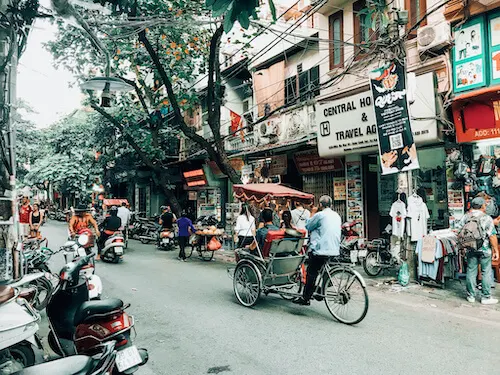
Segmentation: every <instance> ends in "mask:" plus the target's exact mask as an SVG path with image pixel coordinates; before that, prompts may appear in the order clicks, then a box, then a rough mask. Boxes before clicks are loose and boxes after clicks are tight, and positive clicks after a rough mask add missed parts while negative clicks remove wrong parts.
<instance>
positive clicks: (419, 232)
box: [407, 194, 430, 241]
mask: <svg viewBox="0 0 500 375" xmlns="http://www.w3.org/2000/svg"><path fill="white" fill-rule="evenodd" d="M407 211H408V212H407V215H408V217H409V218H410V231H411V240H412V241H418V240H419V239H421V238H422V237H424V236H426V235H427V221H428V220H429V218H430V215H429V209H428V208H427V205H426V204H425V202H424V200H423V199H422V198H421V197H419V196H418V195H417V194H413V195H411V196H410V197H409V198H408V210H407Z"/></svg>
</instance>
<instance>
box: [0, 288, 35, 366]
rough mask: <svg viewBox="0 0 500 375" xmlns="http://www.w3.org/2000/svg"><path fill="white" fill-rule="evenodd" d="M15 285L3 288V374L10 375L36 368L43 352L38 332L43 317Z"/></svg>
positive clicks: (0, 341) (0, 336)
mask: <svg viewBox="0 0 500 375" xmlns="http://www.w3.org/2000/svg"><path fill="white" fill-rule="evenodd" d="M19 297H20V295H19V290H18V289H17V288H13V287H12V286H11V285H6V286H0V374H2V375H10V374H14V373H16V372H17V371H20V370H22V369H23V368H24V367H27V366H33V365H34V364H35V360H36V358H35V350H36V349H40V350H41V349H42V344H41V341H40V339H39V338H38V336H37V335H36V332H37V331H38V321H39V320H40V315H39V314H38V313H37V312H36V311H35V310H34V309H33V307H32V306H31V305H30V304H29V303H28V302H27V300H25V299H24V298H19Z"/></svg>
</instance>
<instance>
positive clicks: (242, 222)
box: [234, 204, 255, 249]
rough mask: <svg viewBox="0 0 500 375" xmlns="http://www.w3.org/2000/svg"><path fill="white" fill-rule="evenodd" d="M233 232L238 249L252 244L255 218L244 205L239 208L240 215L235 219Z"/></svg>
mask: <svg viewBox="0 0 500 375" xmlns="http://www.w3.org/2000/svg"><path fill="white" fill-rule="evenodd" d="M234 232H235V234H236V235H237V236H238V246H237V248H238V249H240V248H242V247H244V246H247V245H250V244H251V243H252V242H253V236H254V234H255V218H254V217H253V216H252V215H251V214H250V211H249V209H248V207H247V205H246V204H244V205H243V206H242V207H241V211H240V215H239V216H238V218H237V219H236V226H235V227H234Z"/></svg>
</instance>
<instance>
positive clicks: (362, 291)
mask: <svg viewBox="0 0 500 375" xmlns="http://www.w3.org/2000/svg"><path fill="white" fill-rule="evenodd" d="M323 295H324V296H325V304H326V307H327V308H328V311H330V314H332V316H333V317H334V318H335V319H337V320H338V321H339V322H341V323H344V324H349V325H351V324H357V323H359V322H361V321H362V320H363V319H364V318H365V316H366V313H367V312H368V292H367V291H366V285H365V282H364V280H363V279H362V278H361V276H360V275H359V274H358V273H357V272H355V271H353V270H352V269H350V268H348V267H337V268H332V269H330V270H329V271H328V272H325V273H324V274H323Z"/></svg>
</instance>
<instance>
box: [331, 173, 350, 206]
mask: <svg viewBox="0 0 500 375" xmlns="http://www.w3.org/2000/svg"><path fill="white" fill-rule="evenodd" d="M346 196H347V195H346V183H345V178H343V177H340V178H334V180H333V199H334V200H336V201H345V200H346Z"/></svg>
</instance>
